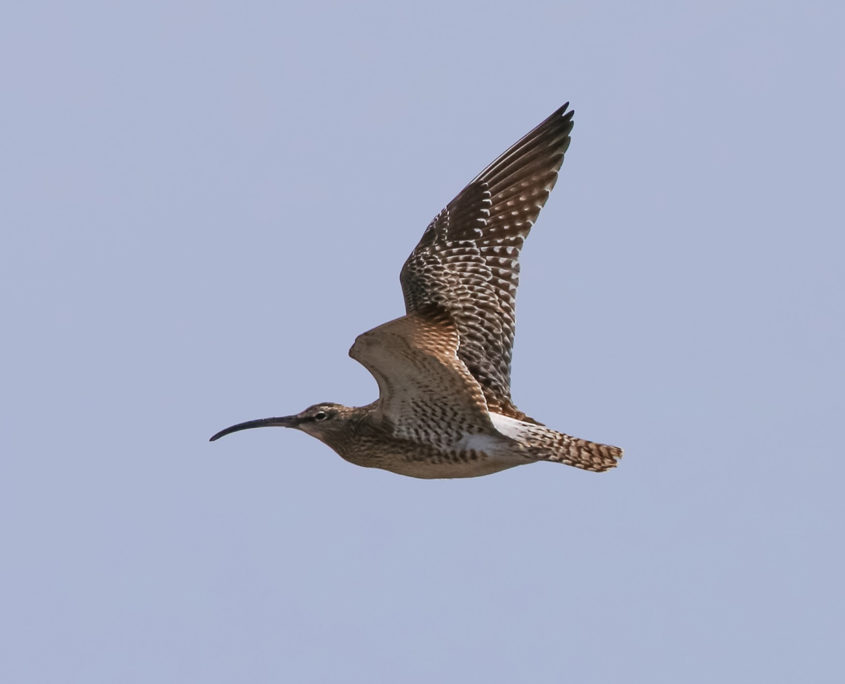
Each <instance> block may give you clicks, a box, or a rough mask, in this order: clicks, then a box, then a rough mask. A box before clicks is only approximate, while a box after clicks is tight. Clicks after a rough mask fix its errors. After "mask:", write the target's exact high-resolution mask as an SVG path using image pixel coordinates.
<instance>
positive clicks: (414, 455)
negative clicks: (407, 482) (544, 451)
mask: <svg viewBox="0 0 845 684" xmlns="http://www.w3.org/2000/svg"><path fill="white" fill-rule="evenodd" d="M392 446H393V448H392V449H390V450H389V451H385V450H381V449H379V450H375V449H374V450H367V449H362V450H356V452H355V453H346V454H341V456H343V458H345V459H346V460H347V461H350V462H351V463H355V464H356V465H360V466H364V467H366V468H381V469H382V470H389V471H390V472H392V473H396V474H398V475H407V476H408V477H419V478H425V479H436V478H459V477H480V476H482V475H490V474H491V473H497V472H499V471H500V470H506V469H508V468H513V467H514V466H518V465H522V464H524V463H530V462H531V460H530V459H526V457H525V456H524V455H522V454H518V453H515V452H513V451H512V450H511V449H509V448H507V444H504V443H502V441H501V440H497V439H496V438H494V437H490V436H487V435H472V436H471V437H468V438H466V439H464V440H461V442H459V443H458V444H456V445H455V446H454V447H453V448H451V449H441V448H437V447H435V446H432V445H421V444H414V443H410V442H397V443H395V444H393V445H392Z"/></svg>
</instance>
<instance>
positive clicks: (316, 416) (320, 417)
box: [314, 411, 329, 421]
mask: <svg viewBox="0 0 845 684" xmlns="http://www.w3.org/2000/svg"><path fill="white" fill-rule="evenodd" d="M328 417H329V414H328V413H326V412H325V411H317V413H315V414H314V420H316V421H321V420H325V419H326V418H328Z"/></svg>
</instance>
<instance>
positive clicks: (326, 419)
mask: <svg viewBox="0 0 845 684" xmlns="http://www.w3.org/2000/svg"><path fill="white" fill-rule="evenodd" d="M353 412H354V409H351V408H349V407H348V406H343V405H342V404H332V403H322V404H314V405H313V406H309V407H308V408H307V409H305V410H304V411H302V412H300V413H297V414H296V415H294V416H280V417H277V418H259V419H258V420H249V421H247V422H246V423H238V424H237V425H232V426H231V427H227V428H226V429H225V430H221V431H220V432H218V433H217V434H216V435H214V436H213V437H212V438H211V440H210V441H212V442H213V441H214V440H216V439H220V438H221V437H223V436H225V435H228V434H230V433H232V432H239V431H240V430H249V429H251V428H259V427H288V428H296V429H297V430H302V431H303V432H307V433H308V434H309V435H311V436H312V437H316V438H317V439H319V440H320V441H323V442H325V441H327V439H330V438H331V436H332V435H334V434H336V433H338V432H340V431H342V430H343V428H344V425H345V423H346V422H347V419H348V418H349V417H350V416H351V414H352V413H353Z"/></svg>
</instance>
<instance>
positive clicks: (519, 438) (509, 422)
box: [490, 412, 622, 473]
mask: <svg viewBox="0 0 845 684" xmlns="http://www.w3.org/2000/svg"><path fill="white" fill-rule="evenodd" d="M523 415H524V414H523ZM490 419H491V420H492V421H493V425H494V426H495V428H496V429H497V430H498V431H499V432H500V433H501V434H503V435H504V436H506V437H509V438H510V439H512V440H513V442H512V444H513V445H514V446H515V447H516V448H517V449H518V451H519V452H520V453H521V454H523V456H525V457H527V458H529V459H535V460H538V461H552V462H554V463H565V464H566V465H571V466H575V467H576V468H582V469H583V470H592V471H593V472H596V473H600V472H602V471H604V470H610V469H611V468H615V467H616V463H617V461H619V459H620V458H622V449H620V448H619V447H615V446H610V445H609V444H599V443H598V442H590V441H588V440H586V439H579V438H578V437H571V436H569V435H565V434H563V433H562V432H558V431H557V430H552V429H551V428H550V427H546V426H545V425H543V424H542V423H538V422H537V421H535V420H534V419H533V418H528V417H526V418H525V419H521V418H515V417H513V416H505V415H502V414H499V413H492V412H491V413H490ZM512 448H513V447H512Z"/></svg>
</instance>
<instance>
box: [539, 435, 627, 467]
mask: <svg viewBox="0 0 845 684" xmlns="http://www.w3.org/2000/svg"><path fill="white" fill-rule="evenodd" d="M547 429H548V428H547ZM549 432H552V433H554V437H555V439H554V442H553V444H550V445H543V446H541V447H539V448H538V449H537V456H538V457H539V458H540V459H541V460H543V461H554V462H557V463H565V464H566V465H571V466H575V467H576V468H582V469H584V470H592V471H593V472H596V473H600V472H603V471H605V470H610V469H611V468H615V467H616V464H617V462H618V461H619V459H620V458H622V449H620V448H619V447H616V446H611V445H610V444H599V443H598V442H590V441H588V440H586V439H579V438H578V437H570V436H569V435H564V434H563V433H560V432H555V431H554V430H549Z"/></svg>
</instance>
